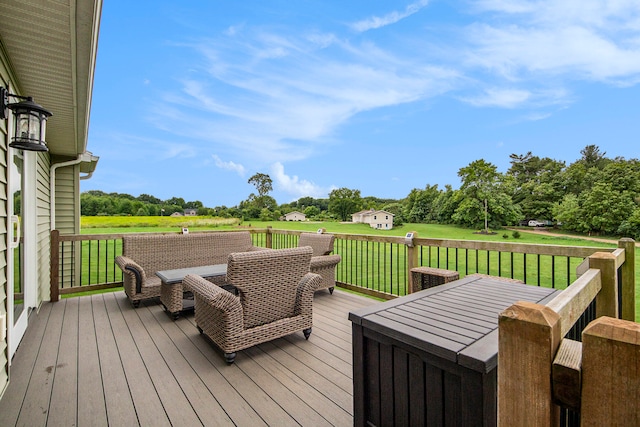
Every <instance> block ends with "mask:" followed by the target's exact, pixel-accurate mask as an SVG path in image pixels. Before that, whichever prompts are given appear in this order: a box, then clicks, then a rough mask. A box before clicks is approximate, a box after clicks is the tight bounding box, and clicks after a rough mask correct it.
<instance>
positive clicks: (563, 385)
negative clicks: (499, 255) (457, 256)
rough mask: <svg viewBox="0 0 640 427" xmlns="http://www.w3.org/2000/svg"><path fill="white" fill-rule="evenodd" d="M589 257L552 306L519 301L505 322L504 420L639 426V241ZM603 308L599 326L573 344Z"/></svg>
mask: <svg viewBox="0 0 640 427" xmlns="http://www.w3.org/2000/svg"><path fill="white" fill-rule="evenodd" d="M620 246H621V247H620V248H619V249H616V250H615V251H614V252H612V253H608V252H597V253H594V254H592V255H591V256H589V257H588V261H587V269H586V270H585V271H584V273H583V274H582V275H581V276H580V277H579V278H578V279H577V280H575V281H574V282H573V283H572V285H571V286H569V287H568V288H567V289H565V290H564V291H562V292H560V293H559V294H558V295H557V296H556V297H555V298H554V299H553V300H552V301H550V302H549V303H548V304H547V305H546V306H542V305H538V304H533V303H527V302H518V303H516V304H514V305H513V306H511V307H509V308H508V309H507V310H505V311H504V312H503V313H502V314H501V315H500V318H499V351H498V360H499V363H498V419H499V424H500V425H503V426H507V425H508V426H518V425H520V426H529V425H535V426H558V425H560V413H561V408H565V409H568V410H572V411H574V413H575V414H578V416H577V417H575V418H574V421H579V422H580V425H594V426H601V425H638V424H639V423H640V407H639V406H638V404H637V396H638V395H640V371H638V369H637V365H638V354H640V325H638V324H637V323H635V309H634V307H633V304H634V302H635V263H634V260H635V242H634V241H633V240H631V239H623V240H621V241H620ZM594 303H595V307H596V309H595V320H593V321H591V322H590V323H589V324H588V326H587V327H586V328H584V330H582V331H580V332H581V334H580V338H581V340H582V342H580V341H575V340H570V339H568V338H565V337H566V336H567V334H568V333H569V331H570V330H571V329H572V328H573V327H574V324H575V323H576V322H577V321H578V319H579V318H580V317H581V316H582V314H583V313H584V312H585V311H587V310H588V308H589V307H590V306H592V305H593V304H594Z"/></svg>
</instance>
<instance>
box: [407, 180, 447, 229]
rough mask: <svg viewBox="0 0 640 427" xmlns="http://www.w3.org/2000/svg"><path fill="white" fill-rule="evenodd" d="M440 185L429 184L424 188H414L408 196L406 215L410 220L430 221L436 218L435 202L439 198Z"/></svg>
mask: <svg viewBox="0 0 640 427" xmlns="http://www.w3.org/2000/svg"><path fill="white" fill-rule="evenodd" d="M439 194H440V190H438V185H437V184H436V185H434V186H431V185H427V186H426V187H425V189H424V190H419V189H417V188H414V189H413V190H411V192H410V193H409V195H408V196H407V202H406V205H405V209H404V216H405V217H406V219H407V221H408V222H428V221H433V220H434V219H435V214H434V212H433V202H434V201H435V200H436V199H437V198H438V196H439Z"/></svg>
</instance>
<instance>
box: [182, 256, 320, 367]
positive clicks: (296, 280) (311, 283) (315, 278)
mask: <svg viewBox="0 0 640 427" xmlns="http://www.w3.org/2000/svg"><path fill="white" fill-rule="evenodd" d="M311 254H312V250H311V248H310V247H302V248H292V249H279V250H273V251H261V252H252V253H233V254H231V255H229V261H228V263H227V282H228V283H229V284H231V285H233V286H235V288H236V289H237V291H238V295H237V296H236V295H235V294H234V293H231V292H227V291H225V290H223V289H222V288H220V287H218V286H215V285H213V284H211V283H210V282H208V281H206V280H205V279H203V278H202V277H200V276H197V275H195V274H190V275H187V276H186V277H185V278H184V285H185V286H187V287H188V288H189V289H191V290H192V291H193V296H194V299H195V322H196V326H197V327H198V330H199V331H200V333H204V334H205V335H206V336H207V337H209V339H210V340H211V341H212V342H213V343H214V344H215V345H216V346H218V347H219V348H220V349H221V350H222V351H223V352H224V356H225V360H226V361H227V363H233V362H234V360H235V357H236V352H237V351H239V350H242V349H245V348H248V347H251V346H254V345H256V344H260V343H263V342H266V341H270V340H273V339H276V338H280V337H283V336H285V335H289V334H292V333H294V332H297V331H303V332H304V336H305V338H307V339H308V338H309V335H310V334H311V327H312V325H313V322H312V317H313V316H312V314H313V313H312V312H313V294H314V292H315V291H316V289H317V288H318V286H319V285H320V282H321V277H320V276H319V275H318V274H314V273H311V272H309V264H310V261H311Z"/></svg>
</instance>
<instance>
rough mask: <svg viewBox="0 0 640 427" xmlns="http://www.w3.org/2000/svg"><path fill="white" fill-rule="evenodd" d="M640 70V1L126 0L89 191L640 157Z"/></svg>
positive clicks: (93, 145) (386, 194) (96, 101)
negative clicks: (600, 155)
mask: <svg viewBox="0 0 640 427" xmlns="http://www.w3.org/2000/svg"><path fill="white" fill-rule="evenodd" d="M639 83H640V2H638V1H637V0H616V1H614V0H610V1H604V0H603V1H597V2H596V1H593V2H585V1H584V0H562V1H557V0H538V1H533V0H511V1H507V0H461V1H444V0H432V1H429V0H418V1H393V2H392V1H371V0H349V1H344V0H341V1H333V0H323V1H311V0H300V1H290V0H289V1H269V0H262V1H254V0H244V1H241V2H230V1H221V0H215V1H214V0H210V1H194V0H185V1H179V2H178V1H168V0H156V1H149V0H145V1H134V2H132V1H125V0H109V1H105V2H104V4H103V11H102V22H101V29H100V39H99V47H98V59H97V66H96V73H95V82H94V92H93V103H92V111H91V123H90V132H89V143H88V150H89V151H92V152H93V153H94V154H95V155H97V156H99V157H100V161H99V163H98V168H97V170H96V172H95V173H94V175H93V177H92V178H91V179H89V180H84V181H82V183H81V191H87V190H102V191H105V192H120V193H128V194H131V195H134V196H138V195H140V194H142V193H146V194H151V195H154V196H156V197H159V198H160V199H163V200H166V199H168V198H171V197H174V196H176V197H182V198H184V199H185V200H186V201H193V200H200V201H201V202H203V203H204V205H205V206H207V207H215V206H220V205H226V206H234V205H237V204H238V203H239V202H240V201H242V200H244V199H246V198H247V197H248V196H249V194H250V193H252V192H255V187H254V186H252V185H251V184H248V183H247V180H248V179H249V177H250V176H252V175H253V174H255V173H257V172H260V173H266V174H269V176H270V177H271V178H272V180H273V187H274V191H273V192H272V193H271V195H272V196H273V197H274V198H275V199H276V200H277V202H278V203H287V202H290V201H292V200H297V199H298V198H300V197H304V196H312V197H316V198H322V197H328V194H329V192H330V191H331V190H332V189H334V188H340V187H347V188H351V189H358V190H360V192H361V194H362V196H376V197H381V198H395V199H400V198H403V197H405V196H406V195H407V194H408V193H409V192H410V191H411V189H413V188H424V187H425V186H426V185H427V184H430V185H434V184H438V185H439V186H440V187H441V188H443V187H444V185H445V184H451V185H452V186H453V187H454V188H458V187H459V185H460V181H459V178H458V176H457V173H458V170H459V169H460V168H461V167H464V166H466V165H468V164H469V163H470V162H472V161H474V160H477V159H480V158H484V159H485V160H486V161H489V162H491V163H493V164H495V165H496V166H497V167H498V170H499V171H501V172H506V170H507V169H508V168H509V166H510V165H509V155H510V154H512V153H515V154H525V153H526V152H528V151H531V152H533V154H534V155H537V156H540V157H551V158H554V159H557V160H563V161H566V162H567V164H569V163H571V162H573V161H575V160H576V159H578V158H579V157H580V150H581V149H582V148H584V147H585V146H586V145H589V144H595V145H598V146H599V147H600V149H601V150H602V151H604V152H606V153H607V156H608V157H616V156H621V157H625V158H627V159H630V158H638V157H640V143H639V135H640V108H639V104H640V90H639Z"/></svg>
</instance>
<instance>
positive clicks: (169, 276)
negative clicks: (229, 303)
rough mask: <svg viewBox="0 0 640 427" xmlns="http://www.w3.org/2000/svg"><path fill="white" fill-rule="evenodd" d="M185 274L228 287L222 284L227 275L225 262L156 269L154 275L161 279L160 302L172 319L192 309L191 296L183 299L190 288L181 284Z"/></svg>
mask: <svg viewBox="0 0 640 427" xmlns="http://www.w3.org/2000/svg"><path fill="white" fill-rule="evenodd" d="M187 274H197V275H198V276H202V277H204V278H205V279H207V280H209V281H211V282H213V283H215V284H216V285H219V286H221V287H223V288H225V289H227V288H228V287H229V286H223V285H224V280H225V277H226V275H227V264H213V265H203V266H200V267H189V268H177V269H174V270H162V271H156V276H158V277H159V278H160V281H161V284H160V302H162V305H163V306H164V308H165V309H166V310H167V313H168V314H169V315H170V316H171V318H173V320H176V319H177V318H178V317H180V314H181V313H182V312H184V311H187V310H193V298H191V299H185V293H187V292H188V293H190V290H189V289H184V286H183V284H182V280H183V279H184V277H185V276H186V275H187ZM227 290H229V289H227Z"/></svg>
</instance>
